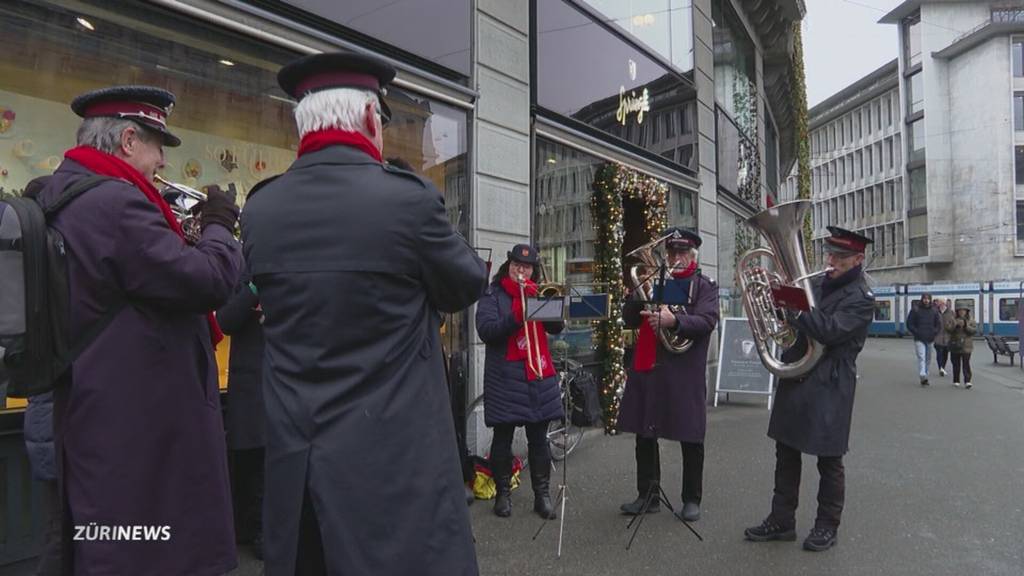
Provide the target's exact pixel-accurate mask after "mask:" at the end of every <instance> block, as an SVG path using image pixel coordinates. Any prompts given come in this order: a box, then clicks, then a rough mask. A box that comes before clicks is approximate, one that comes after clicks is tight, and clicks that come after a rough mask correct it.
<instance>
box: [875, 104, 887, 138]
mask: <svg viewBox="0 0 1024 576" xmlns="http://www.w3.org/2000/svg"><path fill="white" fill-rule="evenodd" d="M883 98H885V99H887V98H888V96H884V97H883ZM875 127H876V128H878V131H879V132H881V131H882V102H881V101H880V100H876V101H875Z"/></svg>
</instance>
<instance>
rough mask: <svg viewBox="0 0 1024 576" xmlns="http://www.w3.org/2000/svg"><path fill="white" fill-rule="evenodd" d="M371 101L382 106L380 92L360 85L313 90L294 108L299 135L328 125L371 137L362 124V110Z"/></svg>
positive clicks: (322, 128)
mask: <svg viewBox="0 0 1024 576" xmlns="http://www.w3.org/2000/svg"><path fill="white" fill-rule="evenodd" d="M370 102H372V103H373V104H375V105H379V103H378V101H377V95H376V94H375V93H373V92H370V91H369V90H361V89H358V88H332V89H330V90H321V91H320V92H314V93H312V94H310V95H308V96H306V97H305V98H303V99H302V100H300V101H299V104H298V105H297V106H296V107H295V124H296V126H298V128H299V137H300V138H301V137H303V136H305V135H306V134H308V133H309V132H314V131H316V130H324V129H327V128H337V129H339V130H347V131H349V132H359V133H361V134H365V135H367V136H369V134H366V129H365V128H364V127H363V118H364V116H363V111H364V110H365V109H366V104H367V103H370Z"/></svg>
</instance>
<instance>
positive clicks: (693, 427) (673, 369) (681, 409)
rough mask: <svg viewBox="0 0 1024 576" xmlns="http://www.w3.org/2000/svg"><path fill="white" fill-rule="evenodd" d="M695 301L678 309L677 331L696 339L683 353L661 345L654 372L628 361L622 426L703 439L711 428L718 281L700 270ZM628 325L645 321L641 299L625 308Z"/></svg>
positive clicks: (645, 434)
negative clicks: (709, 390) (709, 395)
mask: <svg viewBox="0 0 1024 576" xmlns="http://www.w3.org/2000/svg"><path fill="white" fill-rule="evenodd" d="M694 282H695V283H696V284H695V286H694V288H693V300H692V303H691V305H690V306H687V307H686V311H685V312H682V311H681V312H679V313H677V314H676V320H677V321H678V323H677V324H676V332H677V333H678V334H680V335H681V336H683V337H685V338H688V339H691V340H693V346H691V347H690V349H689V350H687V351H686V352H685V353H683V354H673V353H671V352H669V351H667V350H665V349H664V348H663V347H662V345H661V341H660V340H658V344H657V357H656V360H655V366H654V368H653V369H652V370H651V371H650V372H637V371H635V370H633V363H632V361H629V362H628V363H627V366H626V372H627V376H626V391H625V393H624V394H623V396H622V402H621V403H620V404H619V430H621V431H623V432H633V433H635V434H637V435H638V436H643V437H645V438H666V439H669V440H679V441H680V442H703V441H704V432H705V430H706V428H707V409H706V406H707V365H708V346H709V345H710V344H711V333H712V332H713V331H714V329H715V326H716V325H717V324H718V284H717V283H716V282H715V281H713V280H711V279H710V278H708V277H706V276H702V275H700V274H699V273H698V275H696V276H695V277H694ZM623 320H624V321H625V323H626V327H627V328H635V327H637V326H639V325H640V322H642V321H643V322H645V321H646V320H642V317H641V316H640V308H639V306H637V303H636V302H635V301H634V302H627V305H626V306H625V309H624V311H623Z"/></svg>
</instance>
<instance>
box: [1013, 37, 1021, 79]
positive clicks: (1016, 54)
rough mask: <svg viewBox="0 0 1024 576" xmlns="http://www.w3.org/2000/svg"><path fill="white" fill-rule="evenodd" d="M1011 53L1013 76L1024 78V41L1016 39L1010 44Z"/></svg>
mask: <svg viewBox="0 0 1024 576" xmlns="http://www.w3.org/2000/svg"><path fill="white" fill-rule="evenodd" d="M1010 54H1011V56H1012V59H1013V77H1014V78H1024V41H1022V40H1014V41H1013V43H1012V44H1010Z"/></svg>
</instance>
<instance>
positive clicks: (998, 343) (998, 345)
mask: <svg viewBox="0 0 1024 576" xmlns="http://www.w3.org/2000/svg"><path fill="white" fill-rule="evenodd" d="M985 342H986V343H987V344H988V348H989V350H991V351H992V362H993V363H994V364H999V357H1000V356H1009V357H1010V366H1013V359H1014V357H1015V356H1016V355H1017V354H1019V353H1020V348H1019V346H1020V343H1018V342H1007V340H1006V337H1005V336H991V335H988V334H986V335H985Z"/></svg>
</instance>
